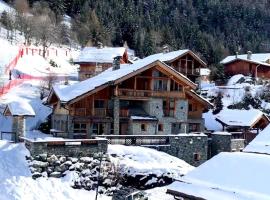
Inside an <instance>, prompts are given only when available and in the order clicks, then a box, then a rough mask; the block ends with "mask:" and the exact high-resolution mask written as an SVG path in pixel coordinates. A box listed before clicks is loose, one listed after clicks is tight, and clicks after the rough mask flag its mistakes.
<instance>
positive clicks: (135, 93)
mask: <svg viewBox="0 0 270 200" xmlns="http://www.w3.org/2000/svg"><path fill="white" fill-rule="evenodd" d="M118 95H119V97H171V98H184V97H185V95H184V93H183V92H179V91H152V90H133V89H119V90H118Z"/></svg>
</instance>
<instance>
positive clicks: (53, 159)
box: [47, 155, 58, 164]
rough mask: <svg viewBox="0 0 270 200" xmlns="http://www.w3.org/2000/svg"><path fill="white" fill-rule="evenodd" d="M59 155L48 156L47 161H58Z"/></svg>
mask: <svg viewBox="0 0 270 200" xmlns="http://www.w3.org/2000/svg"><path fill="white" fill-rule="evenodd" d="M57 160H58V159H57V157H56V155H51V156H50V157H48V158H47V161H48V162H49V163H50V164H52V163H55V162H56V161H57Z"/></svg>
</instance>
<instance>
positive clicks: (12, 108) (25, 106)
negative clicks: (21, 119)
mask: <svg viewBox="0 0 270 200" xmlns="http://www.w3.org/2000/svg"><path fill="white" fill-rule="evenodd" d="M4 113H5V114H6V115H8V114H9V113H10V114H11V115H12V116H32V117H34V116H35V115H36V114H35V111H34V109H33V108H32V106H31V105H30V104H29V103H28V102H26V101H13V102H10V103H9V104H8V105H7V107H6V109H5V111H4Z"/></svg>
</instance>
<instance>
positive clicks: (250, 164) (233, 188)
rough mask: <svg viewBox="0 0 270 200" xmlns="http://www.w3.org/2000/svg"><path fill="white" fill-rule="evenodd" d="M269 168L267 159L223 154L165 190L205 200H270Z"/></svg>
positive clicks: (241, 154) (243, 154)
mask: <svg viewBox="0 0 270 200" xmlns="http://www.w3.org/2000/svg"><path fill="white" fill-rule="evenodd" d="M269 167H270V156H269V155H262V154H260V155H259V154H254V153H242V152H236V153H225V152H223V153H220V154H218V155H217V156H215V157H213V158H212V159H210V160H208V161H206V162H205V163H204V164H202V165H200V166H199V167H197V168H196V169H194V170H192V171H191V172H189V173H187V174H186V175H185V176H184V177H183V178H181V180H180V181H181V182H178V181H177V182H174V183H173V184H172V185H170V186H168V189H169V190H172V191H176V192H181V193H184V194H188V195H192V196H195V197H200V198H203V199H207V200H216V199H219V200H228V199H237V200H251V199H260V200H266V199H270V190H269V184H270V173H269ZM182 181H183V182H182Z"/></svg>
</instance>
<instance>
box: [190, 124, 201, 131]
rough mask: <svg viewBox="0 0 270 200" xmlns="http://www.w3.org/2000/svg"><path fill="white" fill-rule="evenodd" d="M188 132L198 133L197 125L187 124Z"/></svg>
mask: <svg viewBox="0 0 270 200" xmlns="http://www.w3.org/2000/svg"><path fill="white" fill-rule="evenodd" d="M188 126H189V127H188V130H189V132H198V131H199V124H189V125H188Z"/></svg>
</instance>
